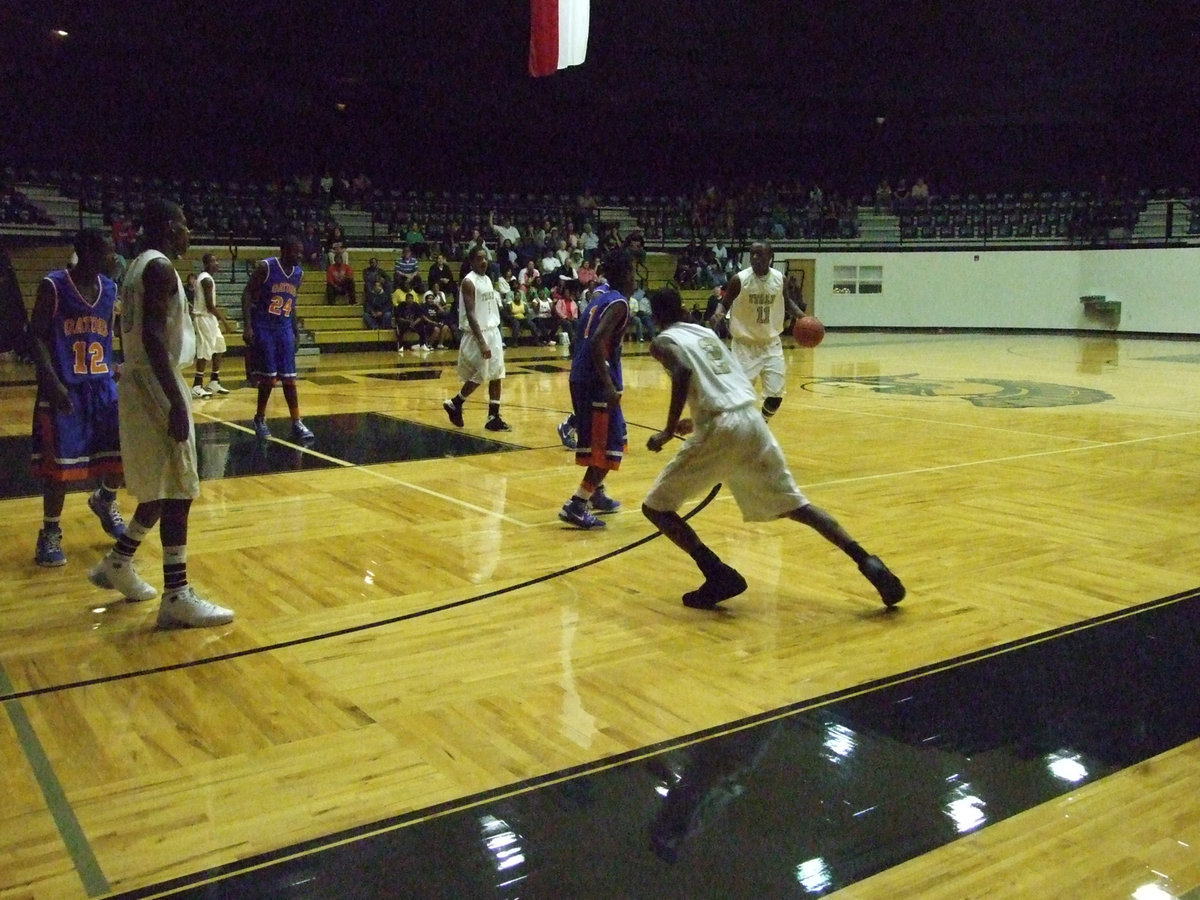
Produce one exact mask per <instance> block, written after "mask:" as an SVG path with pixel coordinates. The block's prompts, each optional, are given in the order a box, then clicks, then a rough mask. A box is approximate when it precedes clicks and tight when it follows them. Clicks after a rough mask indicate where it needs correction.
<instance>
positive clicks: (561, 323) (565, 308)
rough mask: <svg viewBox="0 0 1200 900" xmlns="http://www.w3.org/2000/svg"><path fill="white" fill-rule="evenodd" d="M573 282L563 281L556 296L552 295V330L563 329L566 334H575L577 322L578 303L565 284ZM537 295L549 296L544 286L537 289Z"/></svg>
mask: <svg viewBox="0 0 1200 900" xmlns="http://www.w3.org/2000/svg"><path fill="white" fill-rule="evenodd" d="M572 283H573V282H570V281H564V282H562V285H561V286H560V287H559V288H558V290H557V296H555V297H552V298H551V299H552V301H553V304H554V330H555V331H563V332H565V333H566V334H568V335H573V334H575V326H576V325H577V324H579V303H578V301H576V299H575V296H574V294H573V293H572V292H571V291H570V290H568V288H567V285H568V284H572ZM538 295H539V296H543V295H545V296H549V292H548V291H547V290H546V288H542V289H541V290H539V291H538Z"/></svg>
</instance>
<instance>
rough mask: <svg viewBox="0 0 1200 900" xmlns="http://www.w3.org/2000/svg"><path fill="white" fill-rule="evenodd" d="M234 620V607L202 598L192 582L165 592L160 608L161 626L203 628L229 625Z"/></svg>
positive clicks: (159, 621) (159, 618)
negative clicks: (227, 606)
mask: <svg viewBox="0 0 1200 900" xmlns="http://www.w3.org/2000/svg"><path fill="white" fill-rule="evenodd" d="M232 621H233V610H232V609H226V608H225V607H223V606H217V605H216V604H215V603H209V602H208V601H207V600H201V599H200V598H199V597H197V596H196V592H195V591H194V590H193V589H192V586H191V585H190V584H189V585H187V586H185V587H182V588H180V589H179V590H177V591H170V592H169V593H166V594H163V599H162V606H160V607H159V608H158V627H159V628H203V627H205V626H206V625H228V624H229V623H230V622H232Z"/></svg>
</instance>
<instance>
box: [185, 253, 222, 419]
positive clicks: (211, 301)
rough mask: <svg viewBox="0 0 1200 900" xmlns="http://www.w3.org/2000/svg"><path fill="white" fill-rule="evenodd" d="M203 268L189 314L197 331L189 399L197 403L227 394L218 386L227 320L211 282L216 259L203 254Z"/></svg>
mask: <svg viewBox="0 0 1200 900" xmlns="http://www.w3.org/2000/svg"><path fill="white" fill-rule="evenodd" d="M202 263H203V266H204V268H203V269H201V270H200V274H199V275H197V276H196V303H195V308H194V309H193V310H192V324H193V325H194V326H195V327H196V377H195V378H194V379H193V381H192V396H193V397H196V398H197V399H203V398H205V397H211V396H213V394H228V393H229V389H228V388H227V387H225V385H223V384H221V354H222V353H224V352H225V350H226V346H225V332H226V331H228V330H229V319H228V318H227V317H226V316H225V313H224V312H223V311H222V310H221V307H219V306H217V283H216V282H215V281H214V280H213V275H215V274H216V273H217V272H218V271H219V270H220V268H221V265H220V263H218V262H217V258H216V257H215V256H213V254H211V253H205V254H204V259H203V261H202ZM210 359H211V360H212V371H211V372H210V373H209V380H208V387H205V386H204V370H205V369H206V368H207V367H208V361H209V360H210Z"/></svg>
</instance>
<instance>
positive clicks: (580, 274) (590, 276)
mask: <svg viewBox="0 0 1200 900" xmlns="http://www.w3.org/2000/svg"><path fill="white" fill-rule="evenodd" d="M575 277H576V278H577V279H579V283H580V284H582V285H583V286H584V287H585V288H590V287H591V286H592V285H594V284H595V283H596V269H595V267H594V266H593V265H592V261H591V260H590V259H584V260H582V261H580V262H579V265H578V268H577V269H576V270H575Z"/></svg>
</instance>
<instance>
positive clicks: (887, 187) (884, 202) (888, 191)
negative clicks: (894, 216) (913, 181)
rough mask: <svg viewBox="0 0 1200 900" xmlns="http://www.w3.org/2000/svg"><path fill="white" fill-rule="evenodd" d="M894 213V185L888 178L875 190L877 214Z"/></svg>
mask: <svg viewBox="0 0 1200 900" xmlns="http://www.w3.org/2000/svg"><path fill="white" fill-rule="evenodd" d="M891 211H892V185H891V182H889V181H888V180H887V179H886V178H885V179H883V180H882V181H881V182H879V184H878V186H876V188H875V212H876V213H885V212H891Z"/></svg>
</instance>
